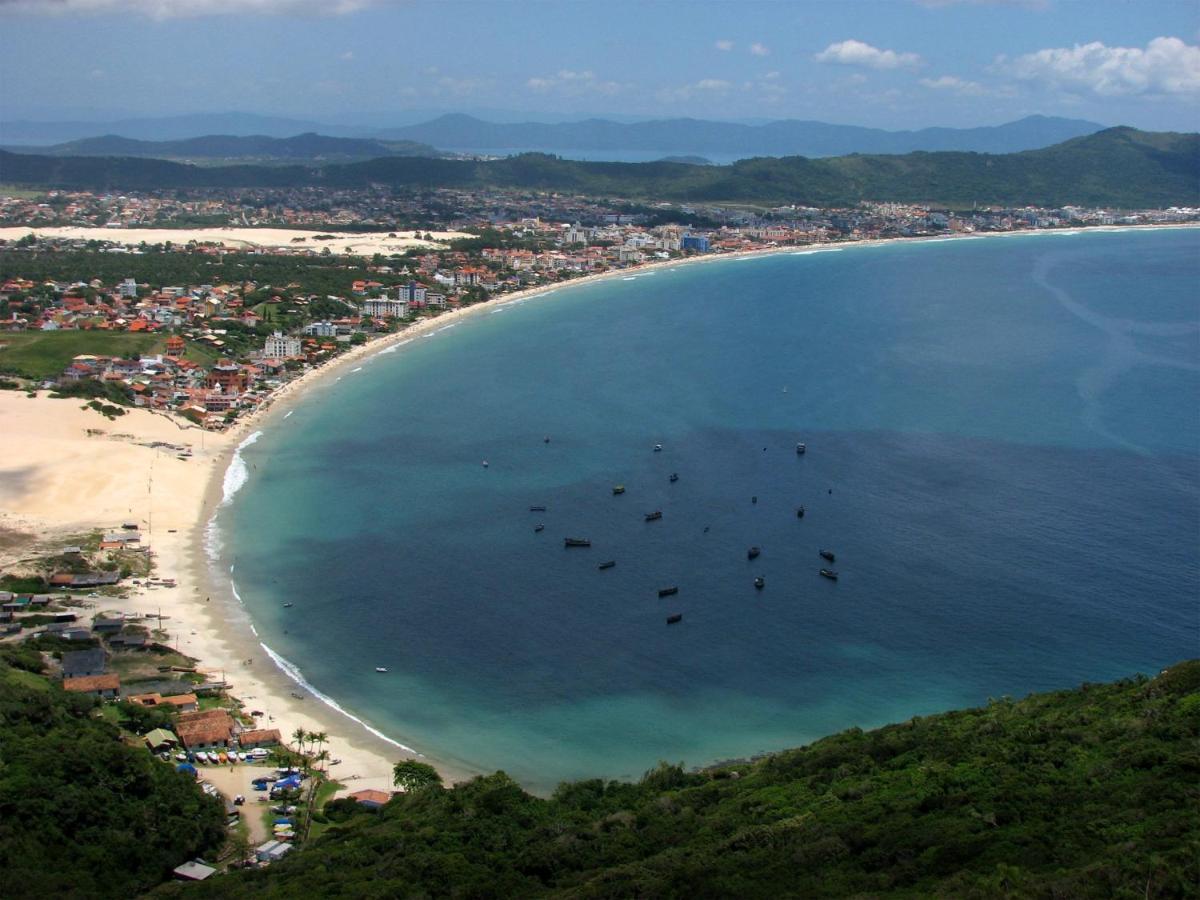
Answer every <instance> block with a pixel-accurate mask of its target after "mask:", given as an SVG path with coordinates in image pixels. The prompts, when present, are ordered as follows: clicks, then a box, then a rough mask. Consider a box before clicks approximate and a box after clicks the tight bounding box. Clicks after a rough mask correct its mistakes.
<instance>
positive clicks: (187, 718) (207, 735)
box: [175, 709, 235, 750]
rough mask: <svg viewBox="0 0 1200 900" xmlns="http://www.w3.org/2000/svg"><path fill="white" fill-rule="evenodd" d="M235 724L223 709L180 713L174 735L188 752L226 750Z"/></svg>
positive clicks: (231, 738)
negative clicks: (176, 735)
mask: <svg viewBox="0 0 1200 900" xmlns="http://www.w3.org/2000/svg"><path fill="white" fill-rule="evenodd" d="M234 729H235V723H234V721H233V718H232V717H231V716H230V715H229V713H227V712H226V711H225V710H223V709H209V710H205V711H203V712H189V713H180V715H179V720H178V721H177V722H176V723H175V733H176V734H178V735H179V740H180V742H181V743H182V744H183V746H184V747H186V748H187V749H188V750H212V749H217V748H222V749H224V748H227V747H228V746H229V744H230V742H231V741H232V740H233V733H234Z"/></svg>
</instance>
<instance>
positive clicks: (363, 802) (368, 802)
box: [347, 788, 392, 809]
mask: <svg viewBox="0 0 1200 900" xmlns="http://www.w3.org/2000/svg"><path fill="white" fill-rule="evenodd" d="M347 796H348V797H349V798H350V799H351V800H353V801H354V802H355V803H357V804H359V805H360V806H365V807H366V808H367V809H379V807H381V806H383V805H384V804H385V803H388V802H389V801H390V800H391V799H392V795H391V794H389V793H388V792H387V791H377V790H375V789H374V788H365V789H363V790H361V791H355V792H354V793H353V794H348V795H347Z"/></svg>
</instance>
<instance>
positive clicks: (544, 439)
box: [542, 435, 550, 444]
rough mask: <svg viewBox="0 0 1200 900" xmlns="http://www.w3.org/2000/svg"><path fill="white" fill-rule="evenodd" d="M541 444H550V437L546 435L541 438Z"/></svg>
mask: <svg viewBox="0 0 1200 900" xmlns="http://www.w3.org/2000/svg"><path fill="white" fill-rule="evenodd" d="M542 443H543V444H548V443H550V435H546V436H545V437H544V438H542Z"/></svg>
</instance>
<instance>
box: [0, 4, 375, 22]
mask: <svg viewBox="0 0 1200 900" xmlns="http://www.w3.org/2000/svg"><path fill="white" fill-rule="evenodd" d="M376 2H377V0H0V10H12V11H14V12H24V13H47V14H51V15H56V14H60V15H71V16H73V15H87V14H89V13H95V14H105V13H112V14H123V13H133V14H135V15H144V16H149V17H150V18H152V19H184V18H194V17H197V16H224V15H239V16H246V15H288V14H299V15H321V16H338V15H344V14H346V13H352V12H357V11H358V10H360V9H365V8H366V7H368V6H373V5H375V3H376Z"/></svg>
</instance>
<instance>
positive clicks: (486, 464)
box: [483, 459, 488, 469]
mask: <svg viewBox="0 0 1200 900" xmlns="http://www.w3.org/2000/svg"><path fill="white" fill-rule="evenodd" d="M483 467H484V468H485V469H486V468H487V467H488V461H487V460H486V459H485V460H484V461H483Z"/></svg>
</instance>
